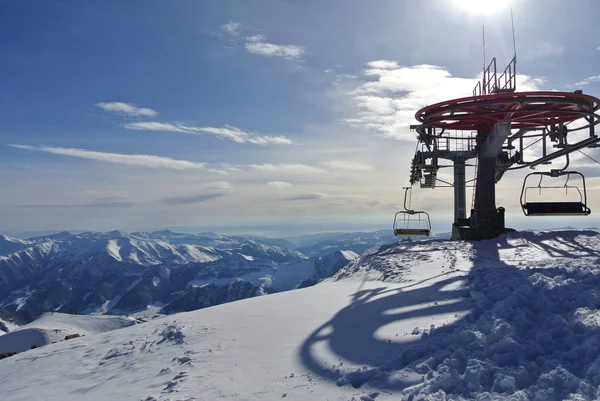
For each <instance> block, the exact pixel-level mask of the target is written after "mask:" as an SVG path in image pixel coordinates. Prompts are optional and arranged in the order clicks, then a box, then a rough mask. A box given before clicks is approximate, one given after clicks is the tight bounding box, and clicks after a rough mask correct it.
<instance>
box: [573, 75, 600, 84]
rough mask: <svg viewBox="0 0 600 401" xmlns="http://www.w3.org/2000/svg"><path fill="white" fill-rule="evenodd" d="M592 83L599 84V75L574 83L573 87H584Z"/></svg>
mask: <svg viewBox="0 0 600 401" xmlns="http://www.w3.org/2000/svg"><path fill="white" fill-rule="evenodd" d="M592 82H600V75H593V76H591V77H587V78H585V79H582V80H581V81H579V82H576V83H575V86H585V85H589V84H591V83H592Z"/></svg>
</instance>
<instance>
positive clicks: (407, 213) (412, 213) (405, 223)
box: [394, 187, 431, 237]
mask: <svg viewBox="0 0 600 401" xmlns="http://www.w3.org/2000/svg"><path fill="white" fill-rule="evenodd" d="M409 189H410V188H409V187H406V188H404V210H401V211H399V212H396V214H395V215H394V235H395V236H425V237H429V234H431V220H430V219H429V214H428V213H427V212H424V211H422V210H412V209H409V208H408V207H407V206H406V197H407V194H408V190H409ZM411 217H412V219H411ZM415 225H417V226H416V227H415Z"/></svg>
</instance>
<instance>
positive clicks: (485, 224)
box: [452, 207, 515, 241]
mask: <svg viewBox="0 0 600 401" xmlns="http://www.w3.org/2000/svg"><path fill="white" fill-rule="evenodd" d="M514 231H515V230H514V229H512V228H506V227H505V226H504V208H503V207H499V208H498V209H497V210H496V211H495V212H492V213H489V212H488V213H487V216H485V217H484V216H482V215H481V214H480V213H478V212H477V211H476V210H471V217H470V218H468V219H458V221H457V222H456V223H454V224H452V239H453V240H455V241H461V240H463V241H464V240H466V241H472V240H475V241H478V240H482V239H492V238H496V237H497V236H499V235H502V234H506V233H511V232H514Z"/></svg>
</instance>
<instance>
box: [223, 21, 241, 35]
mask: <svg viewBox="0 0 600 401" xmlns="http://www.w3.org/2000/svg"><path fill="white" fill-rule="evenodd" d="M241 29H242V24H240V23H239V22H235V21H229V22H228V23H226V24H225V25H222V26H221V31H223V32H224V33H226V34H227V35H229V36H238V35H239V34H240V30H241Z"/></svg>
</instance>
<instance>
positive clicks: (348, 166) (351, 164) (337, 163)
mask: <svg viewBox="0 0 600 401" xmlns="http://www.w3.org/2000/svg"><path fill="white" fill-rule="evenodd" d="M321 164H322V165H324V166H326V167H329V168H330V169H332V170H347V171H370V170H373V167H371V166H369V165H368V164H365V163H360V162H356V161H349V160H330V161H326V162H322V163H321Z"/></svg>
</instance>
